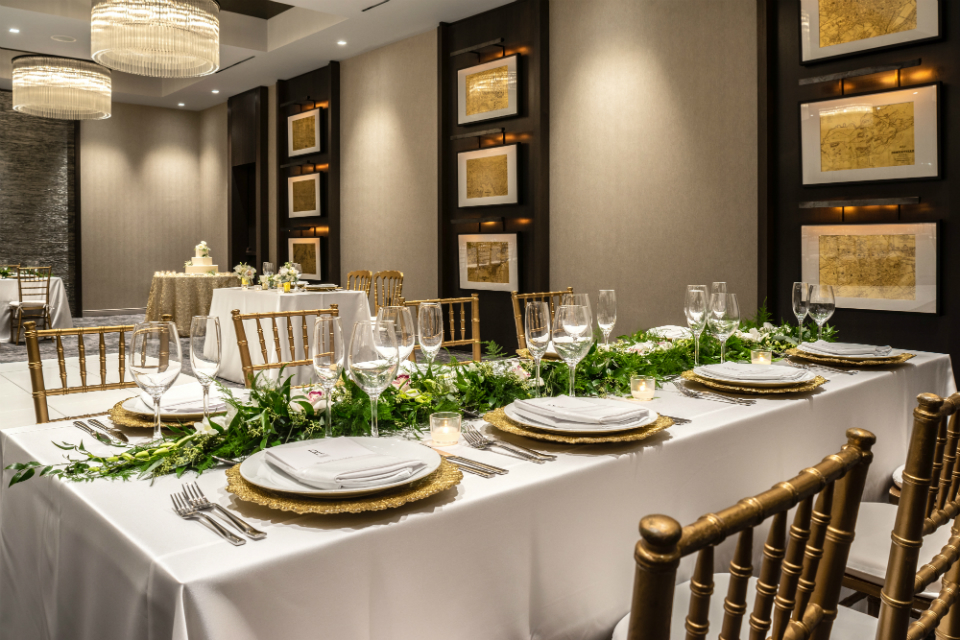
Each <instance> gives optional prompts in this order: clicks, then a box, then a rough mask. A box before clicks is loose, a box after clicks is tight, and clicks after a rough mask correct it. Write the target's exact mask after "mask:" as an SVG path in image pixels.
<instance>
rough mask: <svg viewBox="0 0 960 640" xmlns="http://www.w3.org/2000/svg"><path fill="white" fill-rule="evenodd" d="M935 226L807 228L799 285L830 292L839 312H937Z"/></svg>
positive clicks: (802, 242)
mask: <svg viewBox="0 0 960 640" xmlns="http://www.w3.org/2000/svg"><path fill="white" fill-rule="evenodd" d="M937 235H938V228H937V223H936V222H923V223H910V224H901V223H896V224H837V225H816V226H813V225H809V226H804V227H803V228H802V231H801V236H802V237H801V261H802V267H803V268H802V272H803V281H804V282H808V283H810V284H830V285H833V287H834V296H835V297H836V300H837V308H838V309H840V308H844V309H874V310H881V311H909V312H913V313H937Z"/></svg>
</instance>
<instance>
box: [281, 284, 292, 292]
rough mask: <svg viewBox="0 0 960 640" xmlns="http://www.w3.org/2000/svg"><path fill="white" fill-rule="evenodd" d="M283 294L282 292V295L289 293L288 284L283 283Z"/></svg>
mask: <svg viewBox="0 0 960 640" xmlns="http://www.w3.org/2000/svg"><path fill="white" fill-rule="evenodd" d="M283 292H284V293H290V283H289V282H284V283H283Z"/></svg>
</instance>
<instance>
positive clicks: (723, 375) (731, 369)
mask: <svg viewBox="0 0 960 640" xmlns="http://www.w3.org/2000/svg"><path fill="white" fill-rule="evenodd" d="M693 372H694V373H696V374H697V375H702V376H704V377H707V378H716V379H720V380H744V381H751V382H790V381H792V380H800V379H802V378H805V377H807V375H808V374H807V372H806V371H805V370H804V369H794V368H793V367H781V366H778V365H772V364H740V363H735V362H725V363H723V364H708V365H706V366H703V367H697V368H696V369H694V370H693Z"/></svg>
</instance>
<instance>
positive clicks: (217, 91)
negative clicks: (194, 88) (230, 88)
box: [210, 89, 220, 93]
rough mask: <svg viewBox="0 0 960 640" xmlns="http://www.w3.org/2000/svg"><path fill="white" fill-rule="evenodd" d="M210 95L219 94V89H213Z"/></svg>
mask: <svg viewBox="0 0 960 640" xmlns="http://www.w3.org/2000/svg"><path fill="white" fill-rule="evenodd" d="M210 93H220V89H214V90H213V91H211V92H210Z"/></svg>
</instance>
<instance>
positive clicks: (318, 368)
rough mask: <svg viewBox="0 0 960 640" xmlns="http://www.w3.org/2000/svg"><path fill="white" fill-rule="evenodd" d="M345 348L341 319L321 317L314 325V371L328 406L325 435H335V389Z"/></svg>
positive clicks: (341, 367)
mask: <svg viewBox="0 0 960 640" xmlns="http://www.w3.org/2000/svg"><path fill="white" fill-rule="evenodd" d="M343 360H344V347H343V333H342V331H341V330H340V318H339V317H337V316H327V315H323V316H319V317H318V318H317V321H316V323H315V324H314V325H313V370H314V371H315V372H316V373H317V379H319V380H320V386H322V387H323V400H324V402H325V403H326V405H327V409H326V419H327V421H326V427H325V429H324V435H325V436H326V437H327V438H329V437H331V436H332V435H333V388H334V387H336V386H337V380H339V379H340V375H341V374H342V373H343Z"/></svg>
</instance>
